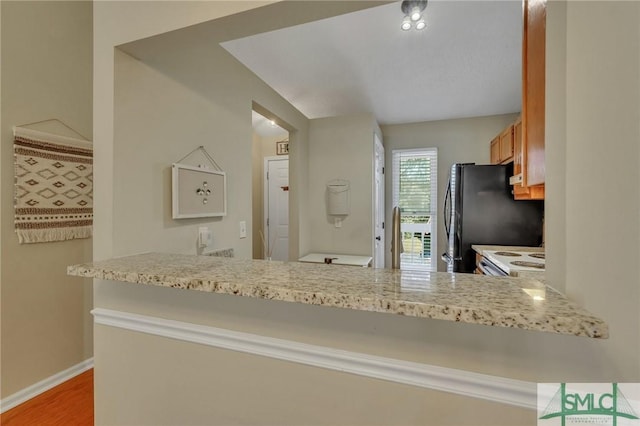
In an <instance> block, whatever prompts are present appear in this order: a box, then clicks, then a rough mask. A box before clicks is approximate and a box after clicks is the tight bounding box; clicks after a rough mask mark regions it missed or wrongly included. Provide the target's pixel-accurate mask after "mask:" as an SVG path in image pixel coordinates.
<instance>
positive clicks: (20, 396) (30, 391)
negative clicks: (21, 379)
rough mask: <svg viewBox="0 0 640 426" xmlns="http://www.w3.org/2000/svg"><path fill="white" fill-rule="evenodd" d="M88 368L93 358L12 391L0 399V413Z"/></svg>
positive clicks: (90, 366)
mask: <svg viewBox="0 0 640 426" xmlns="http://www.w3.org/2000/svg"><path fill="white" fill-rule="evenodd" d="M90 368H93V358H89V359H87V360H85V361H82V362H81V363H79V364H76V365H74V366H72V367H70V368H67V369H66V370H64V371H61V372H59V373H56V374H54V375H53V376H50V377H47V378H46V379H44V380H41V381H39V382H38V383H35V384H33V385H31V386H29V387H27V388H24V389H22V390H21V391H18V392H16V393H14V394H13V395H9V396H8V397H6V398H3V399H2V400H1V401H0V413H4V412H5V411H8V410H10V409H12V408H13V407H16V406H18V405H20V404H22V403H23V402H27V401H28V400H30V399H31V398H34V397H36V396H38V395H40V394H41V393H43V392H46V391H48V390H49V389H51V388H54V387H56V386H58V385H59V384H61V383H64V382H66V381H67V380H69V379H72V378H73V377H75V376H77V375H79V374H81V373H84V372H85V371H87V370H89V369H90Z"/></svg>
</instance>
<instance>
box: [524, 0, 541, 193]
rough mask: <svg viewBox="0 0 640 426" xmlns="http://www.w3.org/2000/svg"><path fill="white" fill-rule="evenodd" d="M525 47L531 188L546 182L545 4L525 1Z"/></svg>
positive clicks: (525, 135) (526, 122)
mask: <svg viewBox="0 0 640 426" xmlns="http://www.w3.org/2000/svg"><path fill="white" fill-rule="evenodd" d="M523 24H524V32H523V43H522V79H523V82H522V83H523V84H522V86H523V87H522V89H523V90H522V101H523V102H522V124H523V137H524V141H525V143H524V146H525V147H526V150H527V160H526V161H527V163H526V164H527V167H526V169H527V170H526V173H527V176H526V178H527V184H528V185H540V184H543V183H544V179H545V165H544V102H545V97H544V90H545V33H546V31H545V25H546V3H545V0H524V22H523Z"/></svg>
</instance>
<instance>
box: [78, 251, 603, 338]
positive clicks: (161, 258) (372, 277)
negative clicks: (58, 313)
mask: <svg viewBox="0 0 640 426" xmlns="http://www.w3.org/2000/svg"><path fill="white" fill-rule="evenodd" d="M67 273H68V274H69V275H73V276H79V277H89V278H97V279H102V280H110V281H122V282H128V283H136V284H146V285H155V286H162V287H172V288H180V289H187V290H196V291H204V292H213V293H223V294H233V295H238V296H246V297H255V298H261V299H273V300H282V301H287V302H297V303H305V304H311V305H322V306H330V307H337V308H344V309H355V310H362V311H374V312H386V313H391V314H397V315H407V316H414V317H422V318H432V319H440V320H447V321H457V322H464V323H472V324H484V325H490V326H499V327H514V328H521V329H525V330H533V331H542V332H552V333H561V334H570V335H575V336H586V337H594V338H607V337H608V327H607V325H606V324H605V323H604V322H603V321H602V320H601V319H599V318H597V317H595V316H593V315H592V314H591V313H589V312H587V311H586V310H584V309H582V308H580V307H579V306H577V305H576V304H575V303H573V302H572V301H570V300H569V299H567V298H566V297H565V296H564V295H562V294H561V293H559V292H557V291H556V290H554V289H553V288H551V287H547V286H545V285H544V284H542V283H540V282H539V281H537V280H534V279H527V278H505V277H489V276H482V275H474V274H449V273H444V272H435V273H429V272H417V271H408V270H393V269H373V268H354V267H350V266H340V265H324V264H309V263H299V262H279V261H264V260H242V259H230V258H217V257H209V256H195V255H179V254H166V253H144V254H138V255H133V256H126V257H121V258H115V259H110V260H105V261H98V262H94V263H86V264H81V265H73V266H69V267H68V268H67Z"/></svg>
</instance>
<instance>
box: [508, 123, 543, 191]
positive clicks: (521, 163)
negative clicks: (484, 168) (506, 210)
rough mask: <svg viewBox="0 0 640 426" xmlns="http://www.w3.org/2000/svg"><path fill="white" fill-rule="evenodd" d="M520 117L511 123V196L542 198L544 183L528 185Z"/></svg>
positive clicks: (525, 151) (524, 142) (524, 145)
mask: <svg viewBox="0 0 640 426" xmlns="http://www.w3.org/2000/svg"><path fill="white" fill-rule="evenodd" d="M522 133H523V132H522V119H521V117H519V118H518V120H517V121H516V122H515V124H514V125H513V139H514V147H513V176H514V179H518V180H519V181H518V182H516V183H513V198H515V199H516V200H544V185H536V186H529V185H528V180H527V172H526V170H527V160H528V158H527V147H526V140H525V139H524V138H523V134H522Z"/></svg>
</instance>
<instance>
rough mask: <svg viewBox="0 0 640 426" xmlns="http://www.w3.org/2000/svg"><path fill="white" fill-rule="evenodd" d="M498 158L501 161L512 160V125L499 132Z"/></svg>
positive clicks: (507, 161)
mask: <svg viewBox="0 0 640 426" xmlns="http://www.w3.org/2000/svg"><path fill="white" fill-rule="evenodd" d="M500 159H501V160H502V162H503V163H509V162H511V161H513V125H511V126H509V127H507V128H506V129H504V131H503V132H502V133H500Z"/></svg>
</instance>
